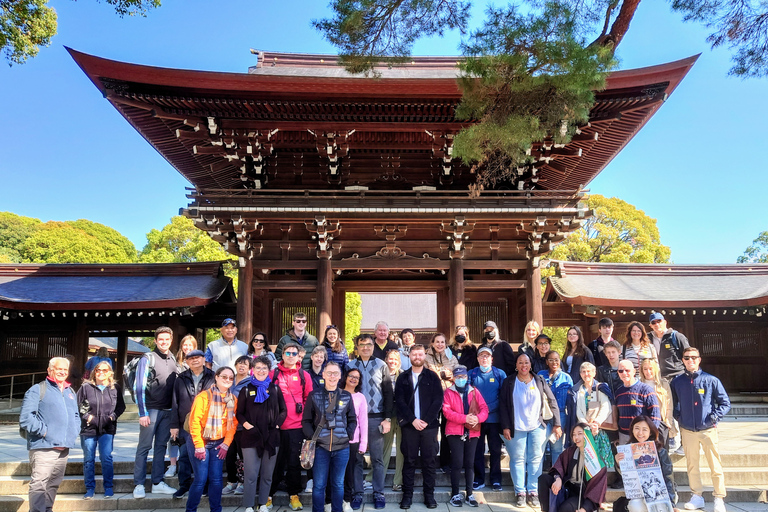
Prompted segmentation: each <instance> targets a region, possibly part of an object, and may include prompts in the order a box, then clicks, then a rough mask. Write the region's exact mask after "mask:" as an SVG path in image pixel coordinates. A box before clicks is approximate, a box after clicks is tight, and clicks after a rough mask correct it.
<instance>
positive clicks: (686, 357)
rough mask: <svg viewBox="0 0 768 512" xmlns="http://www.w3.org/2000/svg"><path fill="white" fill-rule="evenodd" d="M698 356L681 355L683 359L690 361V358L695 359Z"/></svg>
mask: <svg viewBox="0 0 768 512" xmlns="http://www.w3.org/2000/svg"><path fill="white" fill-rule="evenodd" d="M698 358H699V356H683V361H691V360H693V361H695V360H696V359H698Z"/></svg>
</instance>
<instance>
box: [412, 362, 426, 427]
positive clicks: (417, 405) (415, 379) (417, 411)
mask: <svg viewBox="0 0 768 512" xmlns="http://www.w3.org/2000/svg"><path fill="white" fill-rule="evenodd" d="M423 371H424V367H422V369H421V372H423ZM421 372H419V373H416V372H412V373H411V379H412V380H413V413H414V414H415V415H416V419H417V420H420V419H421V401H420V400H419V390H418V389H416V385H417V384H418V383H419V375H421Z"/></svg>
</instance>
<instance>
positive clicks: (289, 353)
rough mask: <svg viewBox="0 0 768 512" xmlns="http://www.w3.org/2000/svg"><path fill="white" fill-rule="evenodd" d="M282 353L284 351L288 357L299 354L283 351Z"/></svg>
mask: <svg viewBox="0 0 768 512" xmlns="http://www.w3.org/2000/svg"><path fill="white" fill-rule="evenodd" d="M283 353H284V354H285V355H287V356H288V357H294V356H297V355H299V353H298V352H283Z"/></svg>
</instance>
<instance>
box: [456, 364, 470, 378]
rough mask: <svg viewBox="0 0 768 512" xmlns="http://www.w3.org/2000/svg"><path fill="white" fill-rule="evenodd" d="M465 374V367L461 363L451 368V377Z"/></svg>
mask: <svg viewBox="0 0 768 512" xmlns="http://www.w3.org/2000/svg"><path fill="white" fill-rule="evenodd" d="M466 376H467V367H466V366H463V365H459V366H457V367H456V368H454V369H453V378H454V379H455V378H457V377H466Z"/></svg>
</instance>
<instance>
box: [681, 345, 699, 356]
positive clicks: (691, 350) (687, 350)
mask: <svg viewBox="0 0 768 512" xmlns="http://www.w3.org/2000/svg"><path fill="white" fill-rule="evenodd" d="M688 352H696V355H697V356H699V357H701V352H699V349H697V348H696V347H685V350H683V355H685V354H687V353H688Z"/></svg>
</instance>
